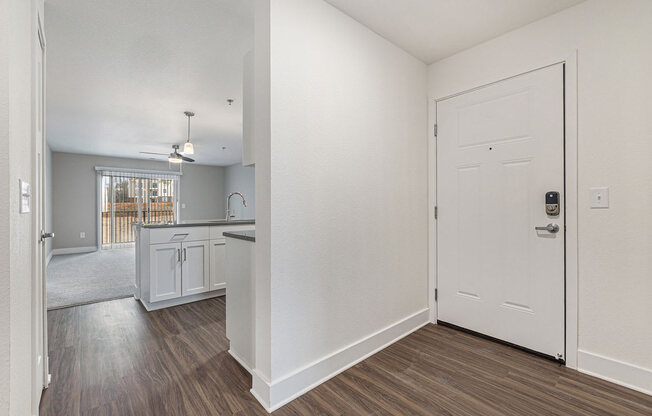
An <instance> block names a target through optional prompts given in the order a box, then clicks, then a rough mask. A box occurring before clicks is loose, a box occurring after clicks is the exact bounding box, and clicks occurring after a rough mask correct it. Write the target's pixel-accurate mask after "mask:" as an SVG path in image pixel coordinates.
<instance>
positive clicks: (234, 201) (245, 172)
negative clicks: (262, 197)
mask: <svg viewBox="0 0 652 416" xmlns="http://www.w3.org/2000/svg"><path fill="white" fill-rule="evenodd" d="M254 174H255V171H254V168H253V166H242V164H240V163H238V164H235V165H231V166H229V167H227V168H226V173H225V175H224V192H225V198H227V197H228V196H229V194H230V193H231V192H240V193H242V195H244V197H245V199H246V200H247V206H246V207H244V206H242V199H241V198H240V197H239V196H234V197H233V198H231V210H232V211H233V212H234V213H235V217H236V218H237V219H245V218H246V219H249V218H255V216H256V215H255V213H256V209H255V206H256V204H255V200H254V184H255V182H254V181H255V179H254V176H255V175H254ZM224 207H225V209H226V201H225V202H224Z"/></svg>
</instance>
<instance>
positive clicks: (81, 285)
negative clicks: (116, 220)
mask: <svg viewBox="0 0 652 416" xmlns="http://www.w3.org/2000/svg"><path fill="white" fill-rule="evenodd" d="M135 278H136V266H135V249H134V248H133V247H132V248H121V249H114V250H100V251H96V252H93V253H83V254H66V255H61V256H54V257H52V260H50V264H49V265H48V269H47V297H48V299H47V300H48V310H51V309H59V308H65V307H69V306H74V305H81V304H86V303H94V302H101V301H104V300H109V299H117V298H124V297H128V296H131V295H133V293H134V282H135Z"/></svg>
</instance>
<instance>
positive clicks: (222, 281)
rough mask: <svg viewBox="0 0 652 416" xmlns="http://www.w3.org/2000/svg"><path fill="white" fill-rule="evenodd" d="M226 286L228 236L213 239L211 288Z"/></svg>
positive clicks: (216, 288)
mask: <svg viewBox="0 0 652 416" xmlns="http://www.w3.org/2000/svg"><path fill="white" fill-rule="evenodd" d="M225 287H226V238H219V239H216V240H211V290H218V289H224V288H225Z"/></svg>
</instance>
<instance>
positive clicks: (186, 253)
mask: <svg viewBox="0 0 652 416" xmlns="http://www.w3.org/2000/svg"><path fill="white" fill-rule="evenodd" d="M208 250H209V243H208V241H189V242H187V243H185V242H184V243H181V251H182V253H181V257H182V259H181V264H182V266H181V269H182V273H181V275H182V282H181V289H182V291H181V294H182V295H183V296H188V295H195V294H197V293H203V292H207V291H208V290H209V281H210V262H209V258H210V257H209V254H208Z"/></svg>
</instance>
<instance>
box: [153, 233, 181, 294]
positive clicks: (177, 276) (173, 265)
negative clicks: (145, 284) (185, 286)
mask: <svg viewBox="0 0 652 416" xmlns="http://www.w3.org/2000/svg"><path fill="white" fill-rule="evenodd" d="M149 279H150V292H149V301H150V302H159V301H161V300H166V299H174V298H178V297H179V296H181V244H179V243H171V244H154V245H151V246H149Z"/></svg>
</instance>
